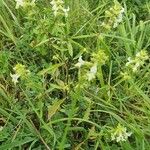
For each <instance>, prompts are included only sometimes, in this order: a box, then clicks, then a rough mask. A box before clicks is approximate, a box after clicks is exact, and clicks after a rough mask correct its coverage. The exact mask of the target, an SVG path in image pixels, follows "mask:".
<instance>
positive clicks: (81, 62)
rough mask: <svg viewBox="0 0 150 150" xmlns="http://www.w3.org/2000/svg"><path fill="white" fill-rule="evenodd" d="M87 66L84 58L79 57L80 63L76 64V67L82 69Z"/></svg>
mask: <svg viewBox="0 0 150 150" xmlns="http://www.w3.org/2000/svg"><path fill="white" fill-rule="evenodd" d="M84 64H85V61H84V60H83V59H82V56H80V57H79V59H78V63H76V64H75V67H78V68H81V66H83V65H84Z"/></svg>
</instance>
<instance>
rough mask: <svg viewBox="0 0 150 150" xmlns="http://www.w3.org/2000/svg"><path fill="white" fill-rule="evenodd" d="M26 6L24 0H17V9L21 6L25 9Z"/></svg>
mask: <svg viewBox="0 0 150 150" xmlns="http://www.w3.org/2000/svg"><path fill="white" fill-rule="evenodd" d="M24 4H25V2H24V0H16V9H18V8H19V7H20V6H21V7H23V6H24Z"/></svg>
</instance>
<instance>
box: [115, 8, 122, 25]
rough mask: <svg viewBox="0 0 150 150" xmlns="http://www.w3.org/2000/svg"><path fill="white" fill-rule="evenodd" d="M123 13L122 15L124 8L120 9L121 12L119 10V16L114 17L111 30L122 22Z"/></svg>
mask: <svg viewBox="0 0 150 150" xmlns="http://www.w3.org/2000/svg"><path fill="white" fill-rule="evenodd" d="M123 13H124V8H123V7H122V8H121V10H120V13H119V15H118V16H117V17H116V20H115V22H114V25H113V28H116V27H117V26H118V25H119V23H120V22H122V19H123Z"/></svg>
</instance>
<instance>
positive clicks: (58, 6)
mask: <svg viewBox="0 0 150 150" xmlns="http://www.w3.org/2000/svg"><path fill="white" fill-rule="evenodd" d="M50 4H51V5H52V10H53V13H54V16H55V17H56V16H57V15H58V14H63V15H64V16H65V17H67V16H68V11H69V7H68V8H67V9H65V8H64V5H63V4H64V1H63V0H52V1H51V2H50Z"/></svg>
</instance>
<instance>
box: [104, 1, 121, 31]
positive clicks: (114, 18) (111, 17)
mask: <svg viewBox="0 0 150 150" xmlns="http://www.w3.org/2000/svg"><path fill="white" fill-rule="evenodd" d="M123 13H124V8H123V7H122V6H121V5H120V3H119V2H117V1H114V6H113V7H112V8H110V9H109V10H107V11H105V17H106V20H105V21H104V22H103V23H102V26H103V27H104V28H105V29H108V30H110V29H111V28H116V27H117V26H118V25H119V23H121V22H122V19H123Z"/></svg>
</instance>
